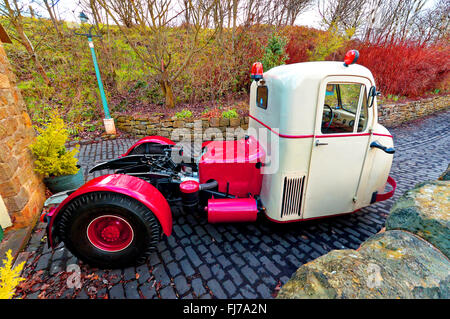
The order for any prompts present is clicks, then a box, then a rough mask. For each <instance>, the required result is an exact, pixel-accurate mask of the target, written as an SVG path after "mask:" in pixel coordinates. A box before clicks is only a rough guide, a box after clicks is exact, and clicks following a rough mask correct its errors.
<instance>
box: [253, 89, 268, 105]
mask: <svg viewBox="0 0 450 319" xmlns="http://www.w3.org/2000/svg"><path fill="white" fill-rule="evenodd" d="M268 95H269V90H268V88H267V86H265V85H264V86H258V88H257V89H256V105H257V106H258V107H260V108H262V109H267V97H268Z"/></svg>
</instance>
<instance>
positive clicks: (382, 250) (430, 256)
mask: <svg viewBox="0 0 450 319" xmlns="http://www.w3.org/2000/svg"><path fill="white" fill-rule="evenodd" d="M449 283H450V262H449V260H448V259H447V257H446V256H444V255H443V254H442V253H441V252H440V251H439V250H437V249H436V248H435V247H433V246H432V245H431V244H429V243H428V242H426V241H425V240H423V239H421V238H419V237H418V236H415V235H413V234H411V233H407V232H404V231H399V230H391V231H386V232H383V233H379V234H377V235H375V236H373V237H371V238H370V239H369V240H368V241H366V242H365V243H364V244H363V245H361V247H360V248H359V249H358V250H357V251H355V250H334V251H331V252H330V253H328V254H326V255H324V256H321V257H319V258H317V259H315V260H313V261H311V262H309V263H307V264H305V265H303V266H301V267H300V268H299V269H298V270H297V272H296V273H295V274H294V275H293V277H292V278H291V279H290V280H289V281H288V282H287V283H286V284H285V285H284V286H283V287H282V289H281V290H280V292H279V294H278V298H281V299H290V298H449V288H450V287H449Z"/></svg>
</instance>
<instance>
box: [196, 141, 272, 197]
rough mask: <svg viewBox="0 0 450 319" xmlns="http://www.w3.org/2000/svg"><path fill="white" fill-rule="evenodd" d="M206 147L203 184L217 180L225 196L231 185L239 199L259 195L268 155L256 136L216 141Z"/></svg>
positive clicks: (201, 160)
mask: <svg viewBox="0 0 450 319" xmlns="http://www.w3.org/2000/svg"><path fill="white" fill-rule="evenodd" d="M204 145H205V147H206V150H205V151H204V154H203V155H202V157H201V159H200V163H199V176H200V183H201V184H203V183H206V182H209V181H211V180H215V181H217V182H218V183H219V192H223V193H225V192H226V191H227V183H229V186H228V187H229V188H228V192H229V194H232V195H235V196H238V197H248V193H251V194H252V195H259V193H260V191H261V185H262V174H261V168H262V164H263V163H264V160H265V156H266V154H265V151H264V150H263V148H262V147H261V145H260V144H259V143H258V141H257V140H256V139H255V138H254V137H252V136H250V137H248V138H245V139H241V140H238V141H212V142H208V143H205V144H204Z"/></svg>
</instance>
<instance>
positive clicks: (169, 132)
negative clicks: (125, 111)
mask: <svg viewBox="0 0 450 319" xmlns="http://www.w3.org/2000/svg"><path fill="white" fill-rule="evenodd" d="M115 118H116V121H117V124H116V125H117V128H118V129H120V130H122V131H124V132H127V133H130V134H132V135H134V136H136V137H138V138H140V137H145V136H149V135H160V136H164V137H167V138H171V139H172V140H173V141H175V142H177V141H179V140H180V139H181V138H182V134H183V132H189V133H191V134H192V136H194V138H197V135H198V134H202V137H201V138H203V139H208V138H209V136H203V134H206V135H208V133H209V135H214V133H215V132H221V133H222V134H223V137H224V138H226V133H227V129H238V128H241V129H242V130H247V129H248V122H249V118H248V116H245V117H242V118H231V119H227V118H219V117H212V118H200V119H178V118H176V117H173V118H171V119H167V120H161V119H160V118H159V117H137V116H131V115H118V116H115ZM176 129H178V131H175V130H176ZM208 129H209V130H208ZM229 134H230V133H229Z"/></svg>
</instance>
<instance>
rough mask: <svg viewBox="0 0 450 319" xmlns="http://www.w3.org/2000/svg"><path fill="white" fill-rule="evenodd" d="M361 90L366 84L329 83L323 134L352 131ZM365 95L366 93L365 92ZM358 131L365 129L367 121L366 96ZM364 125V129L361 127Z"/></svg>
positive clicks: (323, 114) (323, 117)
mask: <svg viewBox="0 0 450 319" xmlns="http://www.w3.org/2000/svg"><path fill="white" fill-rule="evenodd" d="M361 90H364V91H365V86H364V85H362V84H357V83H329V84H328V85H327V87H326V92H325V103H324V106H323V113H322V127H321V131H322V134H336V133H352V132H353V128H354V126H355V120H356V116H357V113H358V106H359V104H360V103H359V102H360V98H361ZM364 97H365V94H364ZM364 101H365V102H364V111H362V112H361V115H362V117H360V120H359V123H358V131H362V130H364V129H365V125H366V124H365V123H366V121H367V102H366V101H367V99H366V98H364ZM361 125H362V129H361V130H360V129H359V127H360V126H361Z"/></svg>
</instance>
